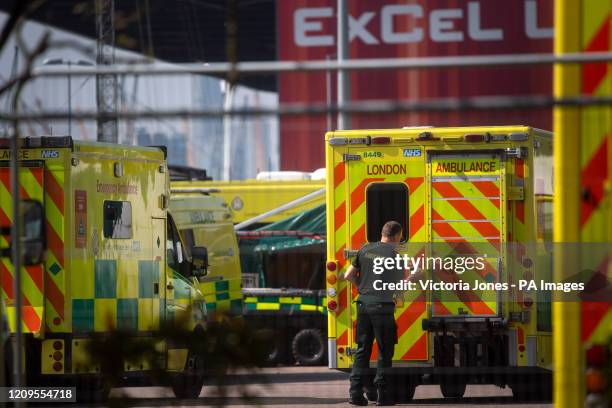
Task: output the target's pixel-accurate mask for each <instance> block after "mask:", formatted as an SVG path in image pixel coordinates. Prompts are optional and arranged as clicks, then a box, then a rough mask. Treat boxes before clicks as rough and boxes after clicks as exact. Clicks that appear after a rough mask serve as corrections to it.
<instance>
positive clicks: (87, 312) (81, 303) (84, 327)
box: [72, 299, 94, 332]
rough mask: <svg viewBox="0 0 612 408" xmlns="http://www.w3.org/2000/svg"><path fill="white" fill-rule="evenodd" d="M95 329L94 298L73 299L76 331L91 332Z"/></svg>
mask: <svg viewBox="0 0 612 408" xmlns="http://www.w3.org/2000/svg"><path fill="white" fill-rule="evenodd" d="M93 329H94V300H93V299H73V300H72V330H73V331H74V332H91V331H93Z"/></svg>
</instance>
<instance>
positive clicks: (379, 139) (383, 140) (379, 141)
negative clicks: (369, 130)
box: [370, 136, 391, 145]
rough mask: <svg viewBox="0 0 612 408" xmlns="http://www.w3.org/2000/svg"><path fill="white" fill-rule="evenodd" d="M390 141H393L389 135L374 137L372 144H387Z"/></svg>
mask: <svg viewBox="0 0 612 408" xmlns="http://www.w3.org/2000/svg"><path fill="white" fill-rule="evenodd" d="M390 143H391V138H390V137H388V136H378V137H373V138H372V139H371V140H370V144H373V145H386V144H390Z"/></svg>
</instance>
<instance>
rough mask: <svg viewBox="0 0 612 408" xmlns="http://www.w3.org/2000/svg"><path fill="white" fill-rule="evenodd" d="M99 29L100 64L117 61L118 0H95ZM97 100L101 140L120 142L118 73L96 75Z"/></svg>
mask: <svg viewBox="0 0 612 408" xmlns="http://www.w3.org/2000/svg"><path fill="white" fill-rule="evenodd" d="M95 5H96V29H97V37H98V38H97V52H96V54H97V55H96V62H97V64H98V65H100V66H103V65H113V64H114V63H115V2H114V0H96V1H95ZM96 102H97V105H98V140H99V141H102V142H110V143H117V142H118V129H117V75H115V74H97V75H96Z"/></svg>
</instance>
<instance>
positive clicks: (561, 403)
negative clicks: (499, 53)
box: [553, 0, 585, 408]
mask: <svg viewBox="0 0 612 408" xmlns="http://www.w3.org/2000/svg"><path fill="white" fill-rule="evenodd" d="M582 3H583V2H582V0H559V1H557V2H556V3H555V40H554V43H555V45H554V48H555V53H556V54H563V53H568V52H579V51H580V48H581V44H580V33H581V32H582V29H581V21H580V16H581V13H580V11H581V8H582V6H583V4H582ZM580 72H581V70H580V67H579V65H577V64H555V66H554V97H555V98H567V97H576V96H580V91H581V84H580ZM580 119H581V118H580V108H579V107H577V106H556V107H555V108H554V134H555V142H554V180H555V191H554V210H553V220H554V241H555V243H556V244H555V245H560V244H559V243H566V242H569V243H578V242H579V241H580V227H579V216H580V201H579V198H580V184H579V182H580V136H581V135H580V127H581V125H580ZM555 249H556V251H555V254H554V256H555V257H554V266H555V270H554V281H555V282H563V281H564V280H565V278H566V277H567V276H570V275H571V274H573V273H575V271H577V270H579V269H578V266H579V260H578V259H576V255H575V254H573V256H572V255H568V254H566V253H565V252H567V251H561V250H560V248H558V247H557V248H555ZM553 319H554V320H553V361H554V362H555V371H554V404H555V407H559V408H569V407H581V406H584V398H585V394H584V386H583V385H584V371H583V369H582V367H584V363H583V359H584V356H583V349H582V346H581V343H580V335H579V334H580V332H581V330H580V328H581V319H580V304H579V303H578V302H567V301H559V300H557V301H554V302H553Z"/></svg>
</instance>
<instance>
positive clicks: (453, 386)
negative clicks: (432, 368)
mask: <svg viewBox="0 0 612 408" xmlns="http://www.w3.org/2000/svg"><path fill="white" fill-rule="evenodd" d="M465 388H466V384H465V383H461V382H456V381H453V380H452V379H448V380H446V381H442V382H441V383H440V391H442V395H444V398H461V397H463V394H465Z"/></svg>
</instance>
